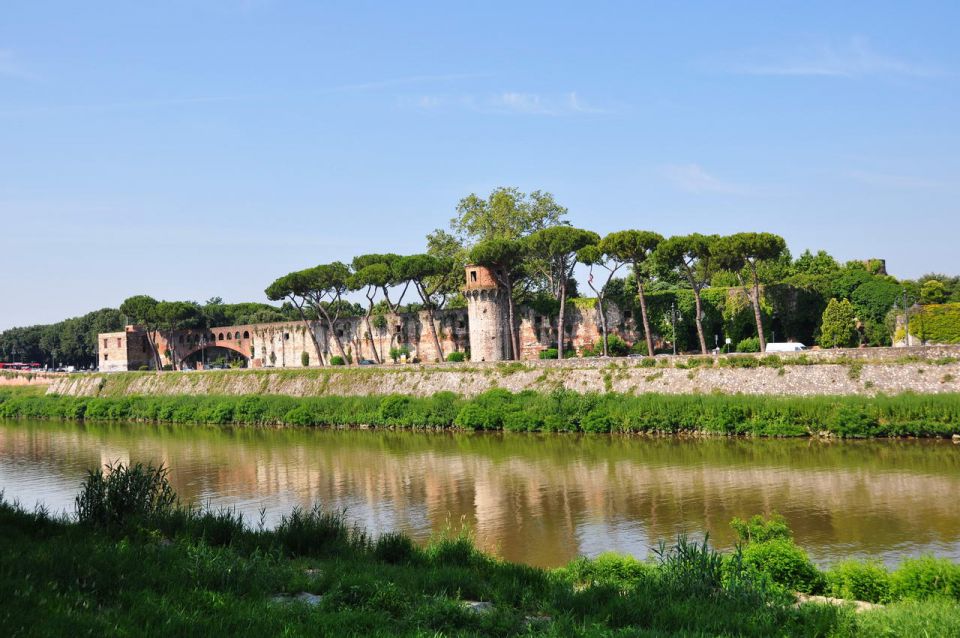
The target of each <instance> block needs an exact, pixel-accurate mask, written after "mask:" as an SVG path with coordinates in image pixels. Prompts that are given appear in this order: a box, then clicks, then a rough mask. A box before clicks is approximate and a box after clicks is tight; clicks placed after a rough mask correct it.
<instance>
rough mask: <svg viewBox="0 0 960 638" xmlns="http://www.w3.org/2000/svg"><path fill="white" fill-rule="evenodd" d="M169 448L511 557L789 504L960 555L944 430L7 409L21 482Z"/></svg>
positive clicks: (801, 529)
mask: <svg viewBox="0 0 960 638" xmlns="http://www.w3.org/2000/svg"><path fill="white" fill-rule="evenodd" d="M118 459H119V460H124V461H129V460H134V461H136V460H141V461H148V460H149V461H153V462H161V461H162V462H164V463H166V464H167V465H168V466H169V467H170V468H171V469H172V473H171V478H172V481H173V483H174V486H175V488H176V490H177V492H178V493H179V494H180V495H181V497H182V498H184V499H185V500H189V501H193V502H199V503H204V504H210V505H213V506H221V505H223V506H233V507H237V508H239V509H240V510H241V511H242V512H244V513H245V515H246V516H247V518H248V520H251V521H256V520H257V519H258V516H259V515H258V512H259V510H260V509H261V508H264V510H265V518H266V522H267V524H273V523H275V522H276V521H277V520H278V518H279V516H280V515H281V514H283V513H286V512H288V511H289V510H290V509H291V508H292V507H293V506H294V505H297V504H299V505H305V506H307V505H310V504H312V503H313V502H315V501H320V502H322V503H324V504H325V505H327V506H330V507H337V508H342V507H345V508H347V510H348V512H349V515H350V517H351V518H353V519H356V520H359V521H360V522H362V523H363V524H364V525H366V526H367V527H368V528H369V529H370V530H371V531H374V532H379V531H384V530H389V529H403V530H406V531H408V532H409V533H411V534H412V535H413V536H414V537H415V538H417V539H418V540H426V539H427V538H429V537H430V536H431V535H432V534H435V533H437V532H438V531H440V530H441V529H442V528H444V527H445V526H448V525H450V526H453V527H454V528H456V527H458V526H459V525H461V524H466V525H469V526H470V527H471V528H472V529H474V530H475V531H476V534H477V537H478V540H479V542H480V544H481V545H482V546H483V547H484V548H486V549H488V550H491V551H497V552H498V553H500V554H501V555H502V556H504V557H505V558H508V559H510V560H519V561H524V562H528V563H531V564H536V565H545V566H548V565H558V564H561V563H564V562H566V561H568V560H570V559H571V558H573V557H574V556H576V555H578V554H581V553H585V554H589V555H592V554H596V553H598V552H601V551H604V550H609V549H613V550H617V551H623V552H629V553H632V554H635V555H637V556H645V555H647V553H648V552H649V550H650V547H651V546H652V545H654V544H655V543H656V541H657V540H658V539H660V538H669V537H671V536H673V535H674V534H676V533H677V532H679V531H683V530H688V531H692V532H700V531H704V530H706V531H709V532H710V534H711V537H712V538H713V539H714V541H715V542H716V544H718V545H719V546H721V547H729V546H730V545H731V544H732V543H733V536H732V532H731V530H730V529H729V527H728V522H729V520H730V519H731V518H732V517H733V516H746V515H749V514H752V513H757V512H770V511H779V512H781V513H782V514H784V515H785V516H786V517H787V519H788V521H789V522H790V524H791V526H792V527H793V529H794V532H795V534H796V537H797V540H798V542H800V543H801V544H802V545H804V546H805V547H806V548H807V549H808V550H809V551H810V552H811V554H812V555H813V556H814V558H815V559H816V560H819V561H830V560H833V559H836V558H838V557H845V556H849V555H858V556H867V555H869V556H878V557H880V558H882V559H884V560H886V561H888V562H896V561H897V560H898V559H899V558H900V557H901V556H903V555H904V554H917V553H920V552H932V553H935V554H938V555H943V556H948V557H951V558H953V559H955V560H960V508H957V507H956V503H955V499H954V498H953V496H952V495H955V494H957V493H958V488H960V446H956V445H952V444H950V443H949V442H942V441H893V442H889V441H873V442H866V441H861V442H845V443H841V442H836V441H834V442H821V441H792V440H791V441H777V440H749V439H734V440H728V439H707V440H684V439H677V438H661V439H647V438H634V437H601V436H596V437H591V436H585V437H584V436H572V435H571V436H567V435H543V436H540V435H503V434H449V433H445V434H424V433H411V432H380V431H357V430H255V429H236V430H222V429H212V428H196V427H154V426H145V425H138V424H115V425H92V424H87V425H73V424H51V423H28V422H19V423H11V422H8V423H2V424H0V487H2V489H3V490H4V491H5V494H6V496H7V498H19V499H20V500H21V501H22V502H24V503H25V504H28V505H31V504H33V503H35V502H43V503H45V504H47V505H48V506H50V507H51V508H52V509H55V510H61V509H66V510H68V511H72V508H73V497H74V495H75V494H76V491H77V488H78V486H79V484H80V481H81V480H82V478H83V476H84V473H85V472H86V470H88V469H91V468H94V467H97V466H98V465H102V464H103V463H106V462H108V461H112V460H118Z"/></svg>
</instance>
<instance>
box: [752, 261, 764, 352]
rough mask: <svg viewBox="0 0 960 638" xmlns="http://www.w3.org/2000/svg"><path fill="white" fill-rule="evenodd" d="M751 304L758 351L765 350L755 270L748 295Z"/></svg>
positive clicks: (758, 285) (758, 283)
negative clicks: (755, 326)
mask: <svg viewBox="0 0 960 638" xmlns="http://www.w3.org/2000/svg"><path fill="white" fill-rule="evenodd" d="M750 302H751V303H752V304H753V317H754V319H756V321H757V337H758V338H759V340H760V352H766V351H767V337H766V335H764V334H763V315H762V314H761V313H760V282H759V281H758V280H757V273H756V270H754V271H753V294H751V295H750Z"/></svg>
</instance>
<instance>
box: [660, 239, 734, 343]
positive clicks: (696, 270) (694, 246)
mask: <svg viewBox="0 0 960 638" xmlns="http://www.w3.org/2000/svg"><path fill="white" fill-rule="evenodd" d="M718 239H719V238H718V237H717V235H701V234H699V233H693V234H691V235H679V236H675V237H670V238H669V239H665V240H663V241H662V242H660V243H659V244H658V245H657V248H656V250H655V251H654V259H655V260H656V262H657V264H658V266H659V267H660V268H661V269H666V270H675V271H679V272H680V273H681V274H683V276H684V277H686V279H687V283H689V284H690V287H691V288H692V289H693V298H694V303H695V315H694V322H695V323H696V326H697V338H698V339H699V340H700V353H701V354H706V353H707V339H706V337H705V336H704V334H703V300H702V296H701V293H702V291H703V289H704V288H705V287H706V286H707V285H708V283H709V282H710V279H711V278H712V277H713V274H714V272H715V271H716V268H717V263H716V259H715V256H714V247H715V244H716V243H717V240H718Z"/></svg>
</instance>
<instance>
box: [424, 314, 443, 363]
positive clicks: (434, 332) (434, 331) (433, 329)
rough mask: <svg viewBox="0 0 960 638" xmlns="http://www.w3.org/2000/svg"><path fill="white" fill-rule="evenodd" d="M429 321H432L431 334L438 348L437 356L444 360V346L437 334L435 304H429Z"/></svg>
mask: <svg viewBox="0 0 960 638" xmlns="http://www.w3.org/2000/svg"><path fill="white" fill-rule="evenodd" d="M427 321H428V322H429V323H430V334H431V335H432V336H433V345H434V347H436V349H437V358H438V360H440V361H443V348H441V347H440V337H439V336H438V335H437V326H436V325H434V323H433V321H434V315H433V305H431V304H430V303H428V304H427Z"/></svg>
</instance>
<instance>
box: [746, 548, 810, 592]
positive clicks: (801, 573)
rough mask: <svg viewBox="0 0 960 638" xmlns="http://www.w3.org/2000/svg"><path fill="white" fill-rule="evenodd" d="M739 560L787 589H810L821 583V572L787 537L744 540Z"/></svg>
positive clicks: (805, 590) (806, 590)
mask: <svg viewBox="0 0 960 638" xmlns="http://www.w3.org/2000/svg"><path fill="white" fill-rule="evenodd" d="M743 562H744V564H745V565H747V566H748V567H752V568H754V569H756V570H758V571H760V572H761V573H764V574H766V575H767V576H769V577H770V579H771V580H772V581H773V582H774V583H777V584H778V585H782V586H783V587H786V588H787V589H790V590H795V591H801V592H806V593H813V592H817V591H819V590H820V589H822V587H823V576H822V575H821V574H820V572H819V571H818V570H817V568H816V566H815V565H814V564H813V563H812V562H811V561H810V558H809V557H808V556H807V553H806V552H805V551H803V549H802V548H800V547H798V546H797V545H795V544H794V543H793V541H791V540H787V539H782V538H775V539H772V540H768V541H763V542H759V543H757V542H754V543H748V544H747V545H746V546H744V548H743Z"/></svg>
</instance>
